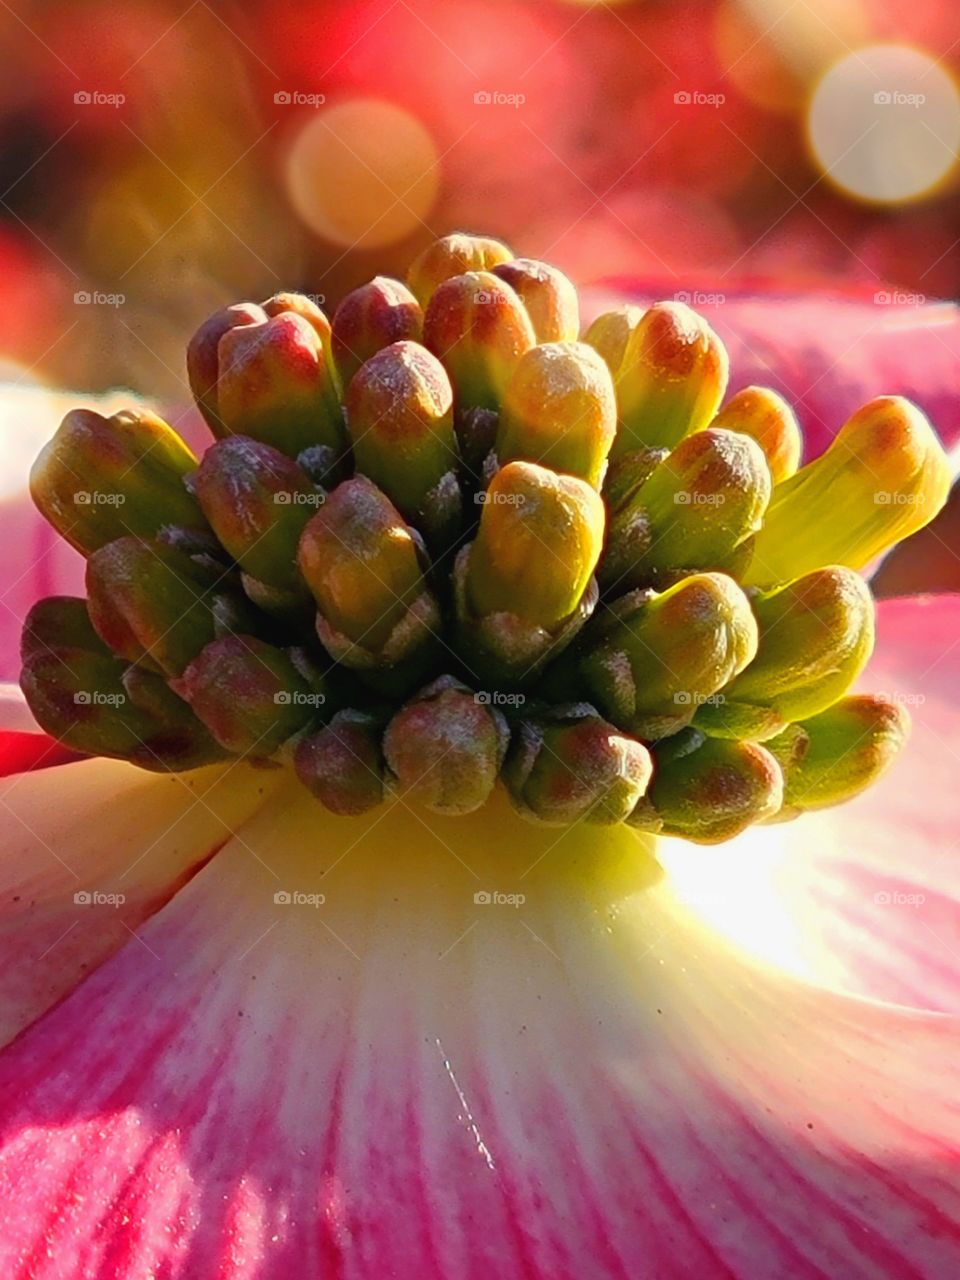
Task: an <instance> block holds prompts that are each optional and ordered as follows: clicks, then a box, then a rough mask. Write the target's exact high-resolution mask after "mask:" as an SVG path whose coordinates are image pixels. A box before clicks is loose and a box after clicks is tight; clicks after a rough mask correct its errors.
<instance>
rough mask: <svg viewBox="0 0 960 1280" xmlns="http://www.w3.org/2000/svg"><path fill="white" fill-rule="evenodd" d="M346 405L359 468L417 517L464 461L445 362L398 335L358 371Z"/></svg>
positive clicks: (406, 512)
mask: <svg viewBox="0 0 960 1280" xmlns="http://www.w3.org/2000/svg"><path fill="white" fill-rule="evenodd" d="M346 410H347V423H348V425H349V429H350V437H351V439H352V441H353V456H354V458H355V460H356V464H357V469H358V470H359V471H361V472H363V474H364V475H366V476H368V477H369V478H370V479H371V480H372V481H373V482H374V484H376V485H377V486H378V487H379V488H380V489H381V490H382V491H383V492H384V493H385V494H386V495H387V496H388V497H389V498H390V499H391V501H392V502H395V503H396V505H397V507H398V509H399V510H400V511H401V512H402V513H403V515H404V516H406V517H407V519H408V520H413V521H415V522H417V517H418V515H419V514H420V513H421V512H422V511H423V508H424V505H425V503H426V501H427V497H428V495H429V494H430V492H431V491H432V490H434V489H436V487H437V486H438V485H439V484H440V482H441V480H442V479H443V477H444V476H445V475H448V474H449V473H450V472H451V471H455V469H456V466H457V461H458V459H457V442H456V437H455V436H454V431H453V388H452V387H451V386H450V379H449V378H448V377H447V373H446V370H445V369H444V367H443V365H442V364H441V363H440V361H439V360H438V359H437V358H436V356H434V355H431V353H430V352H429V351H428V350H427V349H426V347H421V346H420V345H419V344H418V343H416V342H395V343H393V344H392V346H389V347H385V348H384V349H383V350H382V351H378V352H377V353H376V355H374V356H372V357H371V358H370V359H369V360H368V361H367V362H366V364H365V365H363V367H362V368H361V369H360V371H359V372H358V373H357V374H356V376H355V377H354V379H353V381H352V382H351V384H350V389H349V391H348V392H347V404H346Z"/></svg>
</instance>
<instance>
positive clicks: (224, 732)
mask: <svg viewBox="0 0 960 1280" xmlns="http://www.w3.org/2000/svg"><path fill="white" fill-rule="evenodd" d="M173 688H174V689H175V690H176V692H177V693H178V694H179V695H180V696H181V697H182V698H184V699H185V700H186V701H187V702H188V703H189V704H190V706H191V707H192V708H193V710H194V712H195V713H196V715H197V716H198V717H199V718H200V719H201V720H202V721H203V723H204V724H205V725H206V726H207V728H208V729H209V730H210V732H211V734H213V736H214V738H216V740H217V742H219V743H220V744H221V745H222V746H223V747H225V748H226V749H227V750H228V751H231V752H233V754H234V755H249V756H253V757H263V758H267V757H269V756H272V755H275V754H276V753H277V752H278V751H279V750H280V748H281V747H282V746H283V744H284V743H285V742H286V741H287V739H288V738H291V737H292V736H293V735H294V734H295V733H298V732H299V731H300V730H301V729H304V728H305V727H306V726H307V725H308V724H309V723H310V722H311V721H312V720H314V719H315V718H316V717H317V715H318V714H319V712H320V709H321V708H322V706H323V703H324V700H325V698H324V695H323V694H322V693H318V692H317V691H316V689H314V688H311V686H310V684H308V682H307V681H306V680H305V679H304V678H303V676H302V675H301V674H300V672H299V671H298V670H297V668H296V666H295V665H294V663H293V661H292V660H291V657H290V655H289V654H288V653H286V652H284V650H283V649H277V648H275V647H274V646H273V645H269V644H266V643H265V642H264V641H263V640H258V639H257V638H256V637H255V636H236V635H231V636H224V637H222V638H221V639H219V640H214V641H213V642H212V643H211V644H208V645H207V646H206V648H205V649H203V650H202V652H200V653H199V654H198V655H197V656H196V657H195V658H194V659H193V661H192V662H191V663H190V664H189V665H188V666H187V668H186V670H185V671H184V673H183V675H182V676H181V677H180V678H179V679H178V680H175V681H174V682H173Z"/></svg>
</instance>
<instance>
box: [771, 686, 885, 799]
mask: <svg viewBox="0 0 960 1280" xmlns="http://www.w3.org/2000/svg"><path fill="white" fill-rule="evenodd" d="M909 732H910V717H909V716H908V715H907V713H906V711H905V710H904V709H903V707H902V706H900V704H899V703H896V702H892V701H890V700H889V699H887V698H883V697H879V696H876V695H872V694H863V695H854V696H853V697H849V698H842V699H841V700H840V701H839V702H837V703H836V704H835V705H834V706H832V707H828V708H827V710H826V711H821V712H820V714H819V715H817V716H812V717H811V718H810V719H809V720H803V721H801V722H800V723H799V724H791V725H789V726H788V727H787V728H786V729H784V731H783V732H782V733H778V734H777V736H776V737H775V738H771V739H770V740H769V742H767V743H765V744H764V745H765V746H766V748H767V750H768V751H770V752H771V753H772V754H773V755H774V756H775V757H776V759H777V760H778V762H779V764H780V768H781V769H782V770H783V782H784V791H783V816H784V817H792V816H794V815H795V814H797V813H802V812H804V811H805V810H808V809H824V808H826V807H828V806H829V805H834V804H843V803H844V802H845V801H847V800H852V799H853V797H854V796H856V795H859V794H860V792H861V791H865V790H866V788H867V787H870V786H872V785H873V783H874V782H876V780H877V779H878V778H879V777H880V776H881V774H883V773H885V772H886V770H887V769H888V768H889V767H890V765H891V764H892V763H893V761H894V760H895V758H896V756H897V754H898V753H899V751H900V750H901V748H902V747H903V746H904V744H905V743H906V740H907V737H908V735H909Z"/></svg>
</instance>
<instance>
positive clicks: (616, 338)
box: [583, 303, 643, 378]
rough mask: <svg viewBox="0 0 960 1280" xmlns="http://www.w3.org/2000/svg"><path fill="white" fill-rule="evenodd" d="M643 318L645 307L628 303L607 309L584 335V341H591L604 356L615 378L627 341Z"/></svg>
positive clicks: (592, 345) (621, 362)
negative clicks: (614, 308) (610, 309)
mask: <svg viewBox="0 0 960 1280" xmlns="http://www.w3.org/2000/svg"><path fill="white" fill-rule="evenodd" d="M642 319H643V307H635V306H632V305H630V304H629V303H628V304H627V305H626V306H623V307H617V308H616V310H615V311H605V312H604V313H603V314H602V315H599V316H597V318H596V320H594V322H593V323H592V324H591V325H590V328H589V329H588V330H587V332H586V333H585V334H584V335H583V340H584V342H589V344H590V346H591V347H593V349H594V350H595V351H597V352H599V354H600V355H601V356H602V357H603V359H604V361H605V362H606V365H607V368H608V369H609V370H610V372H611V374H612V375H613V377H614V378H616V376H617V374H618V373H619V372H620V366H621V365H622V364H623V357H624V353H625V352H626V349H627V343H628V342H629V341H630V337H631V335H632V334H633V331H634V329H636V327H637V325H638V324H639V323H640V321H641V320H642Z"/></svg>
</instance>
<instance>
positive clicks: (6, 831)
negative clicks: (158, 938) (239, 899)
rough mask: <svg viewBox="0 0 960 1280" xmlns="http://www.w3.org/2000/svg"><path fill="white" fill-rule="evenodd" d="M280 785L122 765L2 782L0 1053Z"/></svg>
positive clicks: (246, 772)
mask: <svg viewBox="0 0 960 1280" xmlns="http://www.w3.org/2000/svg"><path fill="white" fill-rule="evenodd" d="M0 741H2V736H0ZM40 741H41V742H42V741H44V740H43V739H40ZM275 781H276V780H275V778H274V777H273V775H271V774H265V773H263V772H256V771H254V770H252V769H250V768H248V767H245V766H233V767H230V766H216V767H213V768H209V769H201V770H197V771H195V772H193V773H189V774H184V775H181V776H179V777H169V776H164V777H157V776H156V775H153V774H149V773H144V772H143V771H142V770H140V769H135V768H133V766H131V765H126V764H122V763H120V762H118V761H114V760H86V761H81V762H77V763H72V764H68V765H61V766H60V767H53V768H46V769H42V770H41V771H39V772H30V773H21V774H19V775H17V776H13V777H8V778H4V779H2V780H0V1044H2V1043H6V1042H7V1041H8V1040H9V1039H10V1038H11V1037H13V1036H14V1035H16V1034H17V1033H18V1032H19V1031H20V1030H21V1029H22V1028H23V1027H25V1026H27V1025H28V1024H29V1023H30V1022H31V1021H32V1020H33V1019H34V1018H36V1017H37V1016H38V1015H39V1014H41V1013H43V1012H44V1011H45V1010H46V1009H48V1008H50V1006H51V1005H52V1004H54V1003H55V1002H56V1001H57V1000H59V999H61V998H62V997H63V996H64V995H65V994H66V993H67V992H69V991H70V990H72V989H73V987H74V986H75V985H76V984H77V982H79V981H80V980H81V979H82V978H83V977H84V976H85V975H86V974H87V973H88V972H90V971H91V970H92V969H93V968H95V967H96V966H97V965H98V964H100V963H101V962H102V961H103V960H105V959H106V958H107V957H108V956H111V955H113V954H114V952H116V951H117V949H118V948H120V947H122V946H123V945H125V944H126V943H127V942H129V941H130V940H131V938H135V937H136V932H135V931H136V930H137V929H138V928H139V926H140V925H141V924H142V923H143V921H144V920H145V919H147V918H149V916H151V915H152V914H153V913H154V912H155V911H156V910H157V909H158V908H159V907H160V906H162V905H163V904H164V903H165V902H166V901H167V900H168V899H169V898H170V896H171V894H172V893H174V892H175V891H176V889H177V888H178V887H179V885H181V884H182V883H183V882H184V881H185V880H186V879H187V878H188V877H189V876H191V875H193V874H194V873H195V871H196V869H197V867H198V866H201V865H202V864H203V863H204V862H205V861H206V860H207V859H208V858H210V857H211V856H212V855H213V853H214V852H215V851H216V850H217V849H218V848H220V847H221V846H222V845H223V844H224V843H225V841H226V840H227V838H228V836H229V834H230V832H231V830H232V829H233V828H234V827H235V826H236V824H237V823H238V822H242V821H243V819H244V818H245V817H246V816H247V815H248V814H249V813H250V812H251V811H252V810H253V809H255V808H256V807H257V806H258V805H259V804H261V803H262V802H263V798H264V796H265V795H267V794H269V790H270V788H272V787H273V786H274V785H275ZM135 945H139V944H136V943H135Z"/></svg>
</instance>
